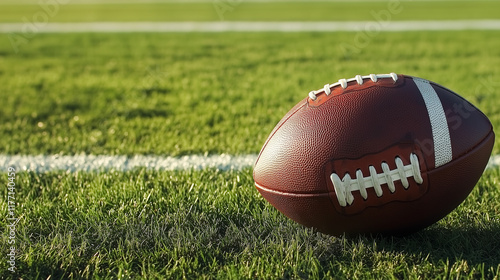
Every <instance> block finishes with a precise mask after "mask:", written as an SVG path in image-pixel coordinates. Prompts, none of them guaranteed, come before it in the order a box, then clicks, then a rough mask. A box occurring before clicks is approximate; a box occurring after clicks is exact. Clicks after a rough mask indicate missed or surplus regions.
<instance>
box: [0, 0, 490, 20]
mask: <svg viewBox="0 0 500 280" xmlns="http://www.w3.org/2000/svg"><path fill="white" fill-rule="evenodd" d="M44 3H45V2H44ZM390 3H392V4H390ZM1 9H2V17H1V18H0V22H24V20H23V18H26V19H27V20H28V21H30V22H33V21H35V22H43V21H44V20H45V19H44V18H43V16H40V15H38V13H45V14H47V15H48V19H49V21H50V22H88V21H219V20H228V21H233V20H240V21H241V20H243V21H284V20H289V21H332V20H338V21H345V20H368V21H371V20H377V18H376V16H374V15H373V13H375V14H380V13H381V11H386V12H388V13H389V14H390V19H391V20H429V19H436V20H445V19H485V18H487V19H498V18H500V14H499V13H498V10H500V2H498V1H459V2H452V1H422V2H420V1H418V2H409V1H401V2H399V1H392V2H390V1H387V2H385V1H380V2H369V1H368V2H355V3H349V2H347V1H346V2H314V1H311V2H307V1H304V2H293V3H286V2H275V3H249V2H245V1H229V0H228V1H225V0H220V1H213V2H210V1H209V2H205V3H150V4H119V5H117V4H102V5H60V6H57V7H54V6H49V8H48V11H49V12H48V13H47V12H44V9H43V8H42V7H41V6H39V5H36V4H35V5H2V6H1ZM382 20H386V19H385V18H383V19H382Z"/></svg>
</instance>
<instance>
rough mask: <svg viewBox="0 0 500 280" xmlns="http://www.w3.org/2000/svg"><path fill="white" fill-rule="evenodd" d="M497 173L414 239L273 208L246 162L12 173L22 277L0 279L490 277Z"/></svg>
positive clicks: (494, 269)
mask: <svg viewBox="0 0 500 280" xmlns="http://www.w3.org/2000/svg"><path fill="white" fill-rule="evenodd" d="M498 178H500V169H496V170H490V171H487V172H486V173H485V175H484V176H483V177H482V179H481V180H480V182H479V184H478V186H477V187H476V188H475V189H474V191H473V192H472V194H471V195H470V196H469V197H468V198H467V200H466V201H465V202H464V203H463V204H462V205H461V206H460V207H458V208H457V209H456V210H455V211H454V212H452V213H451V214H450V215H449V216H447V217H446V218H444V219H443V220H441V221H440V222H438V223H437V224H435V225H433V226H431V227H430V228H428V229H426V230H424V231H421V232H419V233H416V234H414V235H411V236H407V237H381V236H371V237H370V236H361V237H331V236H327V235H323V234H320V233H315V232H313V231H312V230H310V229H305V228H303V227H302V226H300V225H298V224H295V223H294V222H292V221H290V220H288V219H287V218H285V217H284V216H283V215H281V214H280V213H279V212H278V211H277V210H275V209H274V208H272V206H270V205H269V204H268V203H267V202H266V201H265V200H264V199H263V198H262V197H261V196H260V195H259V194H258V192H257V191H256V190H255V188H254V187H253V181H252V177H251V170H248V169H247V170H243V171H231V172H220V171H216V170H205V171H200V172H195V171H182V172H180V171H178V172H153V171H145V170H137V171H132V172H125V173H123V172H114V171H113V172H106V173H48V174H34V173H20V174H18V179H17V180H16V182H17V185H18V188H17V193H16V197H17V199H18V200H19V201H20V204H19V206H17V207H18V208H16V212H17V213H18V215H19V216H22V219H21V221H20V222H19V224H18V225H17V242H18V244H19V245H18V249H19V252H20V254H21V257H20V258H19V259H18V260H17V266H18V268H19V271H20V273H18V274H14V275H13V274H11V272H10V271H7V270H6V268H7V264H6V262H5V261H2V262H0V278H8V277H10V276H21V277H23V279H46V278H47V277H49V276H50V277H51V278H50V279H60V278H63V279H78V278H92V279H104V278H110V277H112V278H118V279H165V278H186V279H194V278H205V279H213V278H238V279H240V278H244V279H249V278H259V279H276V278H279V279H282V278H284V279H300V278H314V279H316V278H335V279H429V278H432V279H465V278H468V279H470V278H476V279H480V278H483V279H498V277H500V264H499V260H500V244H499V243H498V240H500V220H499V218H498V217H499V213H500V212H499V211H500V193H499V192H498V184H499V179H498ZM6 184H7V175H6V174H2V175H1V177H0V185H2V186H5V185H6ZM1 193H2V196H5V188H2V190H1ZM0 207H2V209H5V207H6V203H5V200H2V201H1V202H0ZM0 225H1V227H2V228H4V226H5V221H3V220H2V221H0ZM6 241H7V239H6V238H5V237H4V236H3V237H2V242H0V244H2V245H0V250H1V251H2V252H5V251H6V246H7V245H6ZM495 277H496V278H495Z"/></svg>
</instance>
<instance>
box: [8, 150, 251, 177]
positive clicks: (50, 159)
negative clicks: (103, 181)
mask: <svg viewBox="0 0 500 280" xmlns="http://www.w3.org/2000/svg"><path fill="white" fill-rule="evenodd" d="M256 160H257V155H240V156H231V155H225V154H222V155H209V156H203V155H189V156H182V157H170V156H143V155H136V156H131V157H128V156H106V155H74V156H58V155H38V156H30V155H0V170H1V171H4V172H6V171H7V168H8V167H14V168H16V170H18V171H21V170H22V171H35V172H38V173H43V172H50V171H58V170H66V171H70V172H75V171H105V170H117V171H128V170H132V169H135V168H142V167H145V168H147V169H152V170H191V169H194V170H202V169H207V168H216V169H220V170H232V169H243V168H246V167H252V166H253V165H254V163H255V161H256Z"/></svg>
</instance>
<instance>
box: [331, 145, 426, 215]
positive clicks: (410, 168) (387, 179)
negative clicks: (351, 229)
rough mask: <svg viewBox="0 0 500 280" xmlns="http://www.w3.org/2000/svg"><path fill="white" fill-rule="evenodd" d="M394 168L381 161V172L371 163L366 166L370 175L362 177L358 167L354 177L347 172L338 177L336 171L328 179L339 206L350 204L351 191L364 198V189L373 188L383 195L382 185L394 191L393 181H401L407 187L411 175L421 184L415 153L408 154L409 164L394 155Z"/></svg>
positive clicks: (421, 179) (378, 194)
mask: <svg viewBox="0 0 500 280" xmlns="http://www.w3.org/2000/svg"><path fill="white" fill-rule="evenodd" d="M395 163H396V169H393V170H391V169H390V168H389V165H388V164H387V163H386V162H382V164H381V167H382V171H383V172H382V173H377V170H376V169H375V167H374V166H373V165H370V166H369V167H368V170H369V171H370V176H367V177H364V176H363V172H362V171H361V170H360V169H358V170H357V171H356V177H355V178H351V175H349V173H346V174H345V175H344V178H342V179H340V177H339V176H338V175H337V174H336V173H332V174H331V175H330V180H332V183H333V187H334V189H335V194H336V195H337V199H338V201H339V204H340V206H342V207H345V206H347V204H349V205H351V204H352V203H353V201H354V196H353V195H352V192H353V191H359V192H360V194H361V196H362V197H363V198H364V199H367V198H368V193H367V192H366V189H368V188H374V189H375V193H376V194H377V197H381V196H382V195H383V190H382V185H383V184H387V186H388V187H389V190H390V192H391V193H394V192H395V191H396V187H395V185H394V182H395V181H398V180H399V181H401V183H402V184H403V187H404V188H405V189H408V187H409V186H410V183H409V182H408V178H409V177H413V179H414V180H415V182H417V184H422V183H423V182H424V179H423V178H422V175H421V174H420V164H419V162H418V157H417V155H415V154H413V153H412V154H410V164H408V165H404V164H403V161H402V160H401V158H399V157H396V159H395Z"/></svg>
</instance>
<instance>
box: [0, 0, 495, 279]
mask: <svg viewBox="0 0 500 280" xmlns="http://www.w3.org/2000/svg"><path fill="white" fill-rule="evenodd" d="M244 4H245V3H242V4H241V7H243V5H244ZM408 4H409V3H408ZM354 5H356V4H354ZM377 5H379V4H377ZM67 7H70V6H67ZM377 7H378V6H377ZM480 7H482V8H483V9H484V6H480ZM2 8H3V7H2ZM35 8H36V7H35ZM62 8H66V7H61V9H62ZM471 9H472V8H471ZM476 9H481V8H476ZM239 10H240V8H238V9H237V10H236V9H235V11H234V12H235V13H236V12H237V11H239ZM409 10H410V9H407V10H406V11H409ZM484 10H491V9H484ZM2 11H3V10H2ZM61 11H62V10H61ZM240 12H241V13H244V12H245V9H243V8H242V9H241V11H240ZM365 12H366V13H368V12H369V11H368V10H366V11H365ZM5 14H6V15H7V16H8V14H10V13H5ZM18 15H27V16H29V15H31V12H28V13H25V12H24V11H23V12H21V13H20V14H18ZM60 15H61V17H63V16H64V13H63V12H61V13H60ZM484 15H485V18H486V17H487V16H488V15H489V14H488V13H485V14H484ZM122 16H123V15H122ZM215 16H216V14H215ZM227 16H228V17H229V16H230V14H228V15H227ZM406 16H407V17H409V18H411V16H409V15H408V14H406ZM445 16H446V17H448V16H450V15H449V14H447V15H445ZM117 17H119V16H117ZM450 17H453V16H450ZM3 18H4V17H2V19H3ZM243 18H244V17H243ZM364 18H365V19H366V20H372V19H371V18H369V16H365V17H364ZM457 18H462V16H460V17H459V16H457ZM355 19H363V16H360V17H359V18H358V17H356V18H355ZM424 19H425V18H424ZM16 20H17V21H18V20H19V18H18V17H17V15H16ZM82 20H83V19H82ZM215 20H217V18H215ZM499 33H500V32H497V31H474V32H406V33H405V32H398V33H381V34H377V35H376V36H374V37H373V38H371V39H370V40H369V42H368V43H367V46H366V47H364V48H361V49H360V52H359V53H351V52H348V53H345V52H343V50H342V47H341V46H342V45H343V44H354V39H353V38H354V36H355V35H356V33H354V32H351V33H349V32H339V33H291V34H277V33H262V34H259V33H249V34H236V33H224V34H58V35H55V34H37V35H36V36H34V37H33V38H31V39H30V40H29V42H28V43H27V44H25V45H22V46H21V48H20V50H19V52H18V53H17V54H16V53H14V52H13V50H12V48H11V46H10V45H9V44H8V40H6V35H5V36H4V35H2V37H3V39H2V40H4V42H6V44H2V45H0V94H1V96H2V99H3V103H2V104H4V105H3V107H2V110H1V111H0V120H1V122H0V153H3V154H41V153H42V154H56V153H57V154H79V153H91V154H128V155H133V154H167V155H183V154H193V153H194V154H203V153H209V154H212V153H213V154H217V153H230V154H245V153H256V152H258V150H259V149H260V147H261V145H262V143H263V142H264V140H265V138H266V137H267V135H268V133H269V132H270V131H271V129H272V128H273V126H274V125H275V123H276V122H277V121H278V120H279V119H280V118H281V117H282V116H283V114H284V113H286V112H287V111H288V110H289V109H290V108H291V106H293V105H294V104H295V103H296V102H298V101H299V100H301V99H302V98H304V97H305V96H306V95H307V93H308V92H309V91H310V90H312V89H318V88H321V86H322V85H323V84H325V83H331V82H335V81H336V80H337V79H339V78H344V77H345V78H347V77H353V76H354V75H355V74H369V73H385V72H390V71H396V72H399V73H406V74H411V75H416V76H420V77H424V78H428V79H430V80H433V81H436V82H438V83H441V84H443V85H445V86H447V87H449V88H451V89H453V90H455V91H457V92H459V93H460V94H462V95H463V96H465V97H466V98H468V99H469V100H471V101H472V102H473V103H474V104H475V105H477V106H478V107H479V108H480V109H481V110H482V111H484V112H485V113H486V114H487V115H488V117H489V118H490V119H491V121H492V123H493V125H494V127H495V128H498V127H499V125H500V111H499V110H498V108H500V106H499V105H500V104H499V102H500V101H498V98H497V96H498V91H499V90H500V83H499V82H498V79H497V78H496V77H498V76H499V74H500V73H499V72H500V66H499V65H500V61H499V60H500V39H498V38H500V36H498V35H500V34H499ZM496 143H497V145H496V146H495V149H494V153H495V154H498V152H499V148H498V139H497V142H496ZM17 177H18V179H17V180H16V183H17V185H18V188H17V189H16V198H17V199H18V202H19V204H18V205H17V206H16V213H17V214H18V215H19V216H22V219H21V220H20V223H19V224H18V227H17V241H18V249H19V253H20V255H19V258H18V259H17V260H16V265H17V267H18V268H19V270H18V273H17V274H11V273H10V271H7V263H6V257H5V254H4V252H7V248H8V247H7V242H6V241H7V237H6V235H2V237H1V238H2V241H1V242H0V251H1V252H2V256H3V257H1V258H0V278H10V277H12V278H17V277H23V278H24V279H46V278H48V277H50V279H58V278H65V279H68V278H69V279H71V278H75V279H78V278H93V279H107V278H116V279H136V278H139V279H163V278H166V277H167V278H186V279H193V278H205V279H211V278H247V279H248V278H263V279H265V278H267V279H276V278H278V279H280V278H283V279H298V278H313V279H314V278H336V279H356V278H358V279H419V278H420V279H429V278H435V279H457V278H458V279H470V278H475V279H481V278H482V279H498V278H499V277H500V265H499V264H500V253H499V252H500V243H499V240H500V219H499V217H500V191H499V189H498V186H499V180H500V170H499V169H498V168H497V169H493V170H488V171H487V172H486V173H485V175H484V176H483V178H482V179H481V181H480V182H479V184H478V185H477V186H476V188H475V189H474V191H473V192H472V194H471V195H470V196H469V197H468V198H467V200H466V201H465V202H464V203H463V204H462V205H461V206H460V207H459V208H458V209H457V210H455V211H454V212H452V213H451V214H450V215H448V216H447V217H446V218H444V219H443V220H441V221H440V222H439V223H437V224H435V225H433V226H432V227H430V228H428V229H426V230H424V231H421V232H419V233H417V234H414V235H412V236H408V237H404V238H398V237H392V238H391V237H378V236H373V237H370V236H361V237H329V236H326V235H323V234H319V233H315V232H313V231H312V230H310V229H305V228H303V227H302V226H300V225H298V224H295V223H294V222H292V221H290V220H288V219H287V218H285V217H284V216H282V215H281V214H279V212H278V211H277V210H275V209H274V208H273V207H272V206H270V205H269V204H268V203H267V202H266V201H265V200H264V199H263V198H262V197H260V195H259V194H258V192H257V191H256V190H255V188H254V187H253V181H252V178H251V170H250V169H245V170H242V171H228V172H222V171H217V170H203V171H165V172H153V171H147V170H136V171H132V172H118V171H112V172H101V173H85V172H77V173H66V172H51V173H48V174H34V173H18V174H17ZM7 182H8V179H7V175H6V174H3V173H2V174H1V175H0V186H5V187H2V188H1V191H0V193H1V195H2V197H7V187H6V186H7ZM0 207H1V208H2V209H6V208H7V206H6V200H5V199H0ZM6 224H7V223H6V221H5V220H4V219H0V228H5V227H6Z"/></svg>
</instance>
